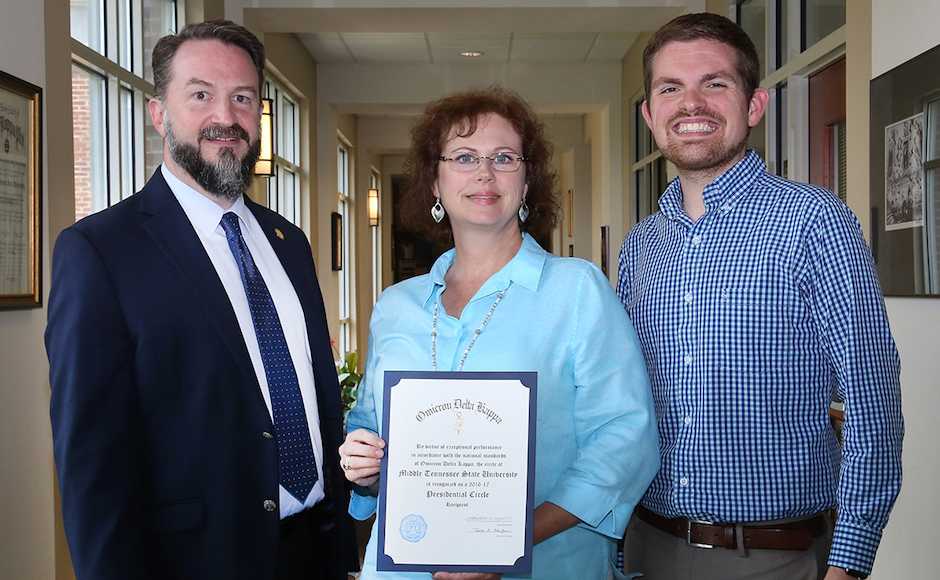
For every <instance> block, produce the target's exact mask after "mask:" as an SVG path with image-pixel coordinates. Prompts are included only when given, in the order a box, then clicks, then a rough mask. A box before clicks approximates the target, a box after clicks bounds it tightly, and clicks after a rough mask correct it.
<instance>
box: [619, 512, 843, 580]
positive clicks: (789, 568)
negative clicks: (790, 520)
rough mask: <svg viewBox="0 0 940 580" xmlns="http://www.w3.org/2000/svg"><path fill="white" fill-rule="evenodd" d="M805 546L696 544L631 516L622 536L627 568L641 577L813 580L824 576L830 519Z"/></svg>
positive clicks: (650, 579) (662, 579) (665, 579)
mask: <svg viewBox="0 0 940 580" xmlns="http://www.w3.org/2000/svg"><path fill="white" fill-rule="evenodd" d="M826 525H827V527H826V531H825V533H823V534H822V535H820V536H819V537H818V538H817V539H816V541H815V542H814V543H813V545H812V546H811V547H810V549H808V550H806V551H795V550H728V549H725V548H713V549H707V548H696V547H694V546H690V545H688V544H687V543H686V541H685V540H683V539H679V538H677V537H676V536H673V535H672V534H669V533H666V532H664V531H662V530H660V529H659V528H656V527H653V526H651V525H649V524H648V523H646V522H644V521H643V520H641V519H639V518H638V517H636V516H634V517H633V519H632V520H631V521H630V526H629V527H628V528H627V533H626V537H625V538H624V563H625V566H626V570H627V572H631V573H632V572H639V573H642V574H643V576H642V578H643V579H644V580H819V579H821V578H822V577H823V576H825V575H826V568H827V565H826V559H827V558H828V557H829V545H830V542H831V541H832V522H830V521H828V518H827V524H826Z"/></svg>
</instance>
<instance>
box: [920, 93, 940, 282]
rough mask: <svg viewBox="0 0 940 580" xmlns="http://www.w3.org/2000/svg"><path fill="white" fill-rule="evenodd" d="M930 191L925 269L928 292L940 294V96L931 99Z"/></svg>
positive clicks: (928, 138)
mask: <svg viewBox="0 0 940 580" xmlns="http://www.w3.org/2000/svg"><path fill="white" fill-rule="evenodd" d="M924 109H925V112H926V115H925V116H926V117H927V129H926V142H927V147H926V156H925V158H924V169H925V170H926V183H925V186H926V191H925V193H924V204H925V207H924V233H923V235H924V247H925V248H926V251H925V252H924V271H925V272H926V273H927V276H926V278H927V280H926V282H927V283H926V284H925V286H926V288H925V290H926V291H927V292H928V293H932V294H937V293H940V207H938V206H940V97H935V98H934V99H932V100H930V101H928V102H927V104H926V106H925V107H924Z"/></svg>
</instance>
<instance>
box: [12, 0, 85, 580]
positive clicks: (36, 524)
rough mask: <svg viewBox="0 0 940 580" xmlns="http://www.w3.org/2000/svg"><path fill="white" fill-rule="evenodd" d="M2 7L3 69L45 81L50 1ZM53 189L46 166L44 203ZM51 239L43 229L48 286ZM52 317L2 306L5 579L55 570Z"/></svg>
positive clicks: (59, 133)
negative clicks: (46, 332)
mask: <svg viewBox="0 0 940 580" xmlns="http://www.w3.org/2000/svg"><path fill="white" fill-rule="evenodd" d="M2 12H3V17H2V18H0V69H2V70H3V71H5V72H8V73H10V74H13V75H15V76H17V77H19V78H21V79H24V80H26V81H29V82H31V83H33V84H34V85H38V86H40V87H45V72H44V71H45V43H44V26H45V23H44V18H43V3H42V2H4V5H3V10H2ZM70 136H71V131H70V130H68V128H49V127H46V128H45V135H44V143H45V140H47V139H61V138H71V137H70ZM43 149H44V150H43V167H44V168H45V167H46V166H47V163H46V161H45V159H46V155H45V147H44V148H43ZM46 190H47V187H46V178H45V172H44V175H43V192H44V195H43V201H42V207H43V209H44V210H45V208H46V207H47V205H48V204H47V195H45V192H46ZM43 224H46V219H43ZM48 238H49V236H48V230H47V229H45V228H44V230H43V232H42V242H43V250H42V261H43V266H44V272H43V286H44V287H45V289H46V290H48V286H49V268H48V264H49V252H48V244H49V239H48ZM45 323H46V312H45V310H44V309H34V310H18V311H0V344H2V345H3V347H2V348H0V369H2V371H0V376H2V378H0V472H2V476H0V497H2V498H3V501H2V502H0V578H29V579H46V578H52V577H53V574H54V572H55V558H54V545H55V543H54V515H53V490H52V483H53V475H52V435H51V429H50V427H49V384H48V380H47V377H48V365H47V363H46V355H45V348H43V345H42V333H43V329H44V327H45Z"/></svg>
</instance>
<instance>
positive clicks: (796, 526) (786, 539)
mask: <svg viewBox="0 0 940 580" xmlns="http://www.w3.org/2000/svg"><path fill="white" fill-rule="evenodd" d="M825 513H826V512H823V513H818V514H816V515H815V516H812V517H810V518H807V519H805V520H798V521H795V522H786V523H781V524H760V523H753V524H742V525H739V526H738V525H735V524H712V523H709V522H698V521H694V520H686V519H682V518H675V519H669V518H665V517H663V516H661V515H659V514H657V513H656V512H652V511H650V510H648V509H646V508H645V507H643V506H637V508H636V515H637V517H639V518H640V519H641V520H643V521H644V522H646V523H648V524H649V525H651V526H653V527H655V528H659V529H660V530H662V531H664V532H667V533H669V534H672V535H673V536H676V537H678V538H682V539H683V540H685V541H686V542H687V543H688V544H689V545H690V546H695V547H697V548H727V549H729V550H736V549H737V548H738V542H737V533H736V532H735V530H736V529H739V530H741V535H742V536H744V548H745V549H752V550H808V549H809V548H810V546H812V545H813V540H814V539H816V538H817V537H819V536H820V535H821V534H822V533H823V532H824V531H825V530H826V516H825Z"/></svg>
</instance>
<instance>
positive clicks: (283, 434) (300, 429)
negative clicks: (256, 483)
mask: <svg viewBox="0 0 940 580" xmlns="http://www.w3.org/2000/svg"><path fill="white" fill-rule="evenodd" d="M222 229H223V230H225V238H226V239H227V240H228V247H229V248H231V250H232V255H233V256H234V257H235V263H237V264H238V271H239V273H241V277H242V283H243V284H244V285H245V294H246V295H247V296H248V308H249V309H250V310H251V320H252V322H254V325H255V335H256V336H257V337H258V347H259V348H260V349H261V362H262V364H263V365H264V375H265V376H266V377H267V379H268V391H269V392H270V394H271V412H272V414H273V415H274V430H275V432H276V433H277V452H278V460H279V463H280V467H281V485H282V486H283V487H284V489H286V490H287V491H288V492H289V493H290V494H291V495H292V496H294V497H295V498H297V500H298V501H300V502H301V503H303V502H304V501H305V500H306V499H307V496H308V495H309V494H310V490H311V489H313V484H314V483H316V481H317V463H316V458H315V457H314V455H313V445H312V444H311V442H310V429H309V428H308V427H307V414H306V413H305V412H304V401H303V399H302V398H301V396H300V384H299V383H298V382H297V372H296V371H295V370H294V362H293V360H292V359H291V356H290V351H289V350H288V349H287V340H285V338H284V330H283V329H282V328H281V321H280V319H279V318H278V316H277V310H275V308H274V301H273V300H272V299H271V293H270V292H268V287H267V285H266V284H265V283H264V278H262V277H261V272H259V271H258V267H257V266H255V261H254V260H253V259H252V258H251V252H250V251H249V250H248V246H247V245H245V238H243V237H242V231H241V227H240V226H239V225H238V216H237V215H236V214H235V213H233V212H227V213H226V214H225V215H223V216H222Z"/></svg>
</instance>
